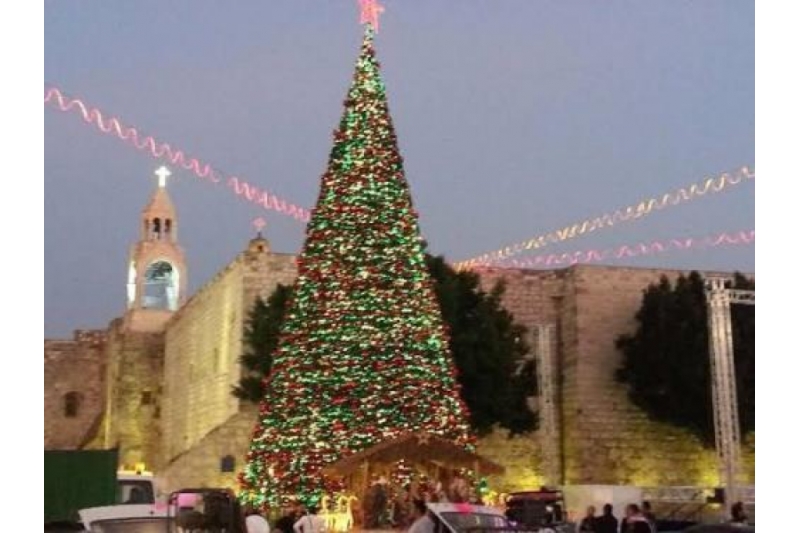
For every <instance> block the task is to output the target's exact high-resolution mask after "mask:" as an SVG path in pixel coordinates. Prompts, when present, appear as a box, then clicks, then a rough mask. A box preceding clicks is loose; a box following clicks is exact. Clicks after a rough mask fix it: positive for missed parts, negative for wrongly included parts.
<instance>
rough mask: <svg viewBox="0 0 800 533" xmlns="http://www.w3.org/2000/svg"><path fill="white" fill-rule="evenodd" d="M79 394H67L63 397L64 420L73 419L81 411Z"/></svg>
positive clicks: (73, 392)
mask: <svg viewBox="0 0 800 533" xmlns="http://www.w3.org/2000/svg"><path fill="white" fill-rule="evenodd" d="M81 399H82V398H81V393H80V392H75V391H72V392H68V393H66V394H65V395H64V416H65V417H66V418H75V417H76V416H78V412H79V411H80V409H81Z"/></svg>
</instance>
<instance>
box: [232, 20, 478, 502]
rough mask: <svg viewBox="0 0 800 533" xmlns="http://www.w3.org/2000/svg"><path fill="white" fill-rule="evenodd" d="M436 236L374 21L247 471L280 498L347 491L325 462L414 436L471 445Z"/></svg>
mask: <svg viewBox="0 0 800 533" xmlns="http://www.w3.org/2000/svg"><path fill="white" fill-rule="evenodd" d="M424 253H425V249H424V242H423V240H422V238H421V237H420V233H419V226H418V223H417V214H416V212H415V211H414V209H413V207H412V204H411V196H410V192H409V188H408V183H407V182H406V179H405V175H404V171H403V161H402V158H401V156H400V153H399V150H398V147H397V137H396V135H395V132H394V127H393V125H392V120H391V117H390V115H389V108H388V105H387V101H386V89H385V86H384V83H383V80H382V79H381V74H380V66H379V64H378V62H377V61H376V59H375V51H374V49H373V30H372V28H371V26H370V25H368V26H367V27H366V33H365V36H364V41H363V44H362V47H361V54H360V56H359V58H358V62H357V64H356V72H355V76H354V79H353V83H352V85H351V87H350V90H349V92H348V94H347V99H346V100H345V109H344V115H343V117H342V120H341V123H340V125H339V128H338V130H337V131H336V132H335V133H334V145H333V149H332V151H331V155H330V159H329V163H328V168H327V171H326V172H325V174H324V175H323V176H322V186H321V190H320V194H319V198H318V201H317V205H316V207H315V209H314V211H313V213H312V216H311V220H310V222H309V224H308V228H307V231H306V241H305V244H304V246H303V250H302V252H301V254H300V256H299V257H298V260H297V266H298V276H297V279H296V281H295V285H294V294H293V297H292V300H291V302H290V304H289V308H288V313H287V318H286V321H285V322H284V325H283V329H282V330H281V334H280V339H279V341H278V348H277V350H276V352H275V356H274V364H273V368H272V373H271V374H270V375H269V376H268V377H267V379H266V393H265V397H264V400H263V401H262V402H261V405H260V416H259V422H258V423H257V425H256V428H255V430H254V433H253V439H252V442H251V445H250V450H249V453H248V457H247V465H246V467H245V470H244V472H243V473H242V474H241V488H242V494H243V497H244V499H246V500H249V501H251V502H254V503H256V504H259V505H265V504H268V505H275V504H276V503H278V502H279V501H281V500H282V499H286V498H293V497H297V498H300V499H301V500H304V501H307V502H308V501H314V500H318V499H319V498H320V497H321V495H322V494H323V493H324V492H332V491H335V490H337V486H336V483H335V481H334V480H332V479H330V478H328V477H326V476H325V475H323V473H322V468H323V467H324V466H325V465H328V464H331V463H333V462H335V461H337V460H338V459H340V458H342V457H344V456H347V455H350V454H352V453H356V452H358V451H361V450H364V449H367V448H369V447H371V446H373V445H375V444H377V443H379V442H382V441H385V440H391V439H393V438H395V437H397V436H399V435H401V434H404V433H409V432H427V433H431V434H435V435H439V436H441V437H444V438H446V439H449V440H451V441H452V442H455V443H457V444H459V445H463V446H470V442H471V437H470V435H469V429H468V423H467V420H468V414H467V410H466V407H465V405H464V403H463V401H462V400H461V397H460V394H459V388H458V383H457V380H456V375H455V369H454V365H453V361H452V357H451V354H450V352H449V348H448V337H447V333H446V331H445V328H444V324H443V321H442V317H441V311H440V309H439V306H438V303H437V301H436V297H435V295H434V291H433V285H432V282H431V278H430V275H429V273H428V271H427V268H426V264H425V256H424Z"/></svg>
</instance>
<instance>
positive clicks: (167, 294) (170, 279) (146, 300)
mask: <svg viewBox="0 0 800 533" xmlns="http://www.w3.org/2000/svg"><path fill="white" fill-rule="evenodd" d="M142 307H144V308H145V309H165V310H170V311H176V310H177V309H178V273H177V272H176V271H175V269H174V268H172V265H171V264H170V263H168V262H167V261H163V260H158V261H156V262H154V263H152V264H150V266H148V267H147V269H146V270H145V272H144V292H143V294H142Z"/></svg>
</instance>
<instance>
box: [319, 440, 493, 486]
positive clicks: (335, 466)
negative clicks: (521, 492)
mask: <svg viewBox="0 0 800 533" xmlns="http://www.w3.org/2000/svg"><path fill="white" fill-rule="evenodd" d="M400 460H406V461H409V462H412V463H433V464H436V465H439V466H442V467H445V468H453V469H455V468H469V469H471V470H474V471H477V472H479V473H480V474H502V473H503V472H504V471H505V468H504V467H503V466H501V465H499V464H497V463H495V462H493V461H490V460H489V459H486V458H484V457H481V456H480V455H478V454H476V453H472V452H470V451H467V450H465V449H464V448H463V447H461V446H458V445H457V444H454V443H453V442H450V441H448V440H445V439H443V438H442V437H439V436H436V435H431V434H430V433H406V434H404V435H400V436H399V437H397V438H395V439H392V440H388V441H383V442H380V443H378V444H376V445H374V446H372V447H371V448H367V449H366V450H363V451H360V452H358V453H354V454H353V455H349V456H347V457H344V458H342V459H340V460H338V461H337V462H335V463H332V464H330V465H328V466H326V467H325V469H324V472H325V473H327V474H334V475H337V474H338V475H341V476H346V475H350V474H352V473H354V472H356V471H358V469H359V467H361V465H363V464H364V463H366V462H368V463H370V464H375V463H379V464H392V463H396V462H397V461H400Z"/></svg>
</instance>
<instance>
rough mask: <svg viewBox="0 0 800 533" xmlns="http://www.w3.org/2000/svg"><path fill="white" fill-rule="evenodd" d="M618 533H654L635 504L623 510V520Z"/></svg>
mask: <svg viewBox="0 0 800 533" xmlns="http://www.w3.org/2000/svg"><path fill="white" fill-rule="evenodd" d="M619 531H620V533H655V532H654V531H653V528H652V526H650V522H648V521H647V519H646V518H645V517H644V515H642V511H641V509H639V506H638V505H636V504H635V503H631V504H630V505H628V506H627V507H626V508H625V518H624V519H623V520H622V525H621V526H620V529H619Z"/></svg>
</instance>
